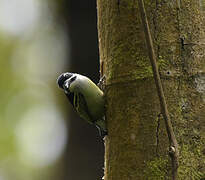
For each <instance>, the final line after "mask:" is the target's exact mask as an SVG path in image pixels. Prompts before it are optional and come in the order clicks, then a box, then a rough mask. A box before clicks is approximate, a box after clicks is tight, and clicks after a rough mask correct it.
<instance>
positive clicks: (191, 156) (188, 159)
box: [178, 145, 205, 180]
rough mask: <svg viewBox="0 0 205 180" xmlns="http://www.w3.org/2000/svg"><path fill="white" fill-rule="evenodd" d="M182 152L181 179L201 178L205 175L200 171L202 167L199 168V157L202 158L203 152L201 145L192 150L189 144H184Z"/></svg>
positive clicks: (179, 172)
mask: <svg viewBox="0 0 205 180" xmlns="http://www.w3.org/2000/svg"><path fill="white" fill-rule="evenodd" d="M193 151H197V153H194V152H193ZM180 154H181V156H180V166H179V169H178V174H179V180H183V179H187V178H189V179H194V180H200V179H202V178H204V177H205V173H204V172H202V171H200V170H199V169H200V168H197V167H198V166H199V163H198V162H199V159H200V158H202V153H201V150H200V148H199V147H198V148H196V149H193V150H190V148H189V147H188V146H187V145H183V146H182V148H181V153H180Z"/></svg>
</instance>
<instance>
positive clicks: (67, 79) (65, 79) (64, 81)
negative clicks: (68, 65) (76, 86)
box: [57, 72, 77, 92]
mask: <svg viewBox="0 0 205 180" xmlns="http://www.w3.org/2000/svg"><path fill="white" fill-rule="evenodd" d="M76 77H77V76H76V74H74V73H68V72H67V73H63V74H61V75H60V76H59V77H58V79H57V84H58V86H59V87H60V88H62V89H64V90H66V91H67V92H69V88H70V85H71V83H72V82H73V81H75V79H76Z"/></svg>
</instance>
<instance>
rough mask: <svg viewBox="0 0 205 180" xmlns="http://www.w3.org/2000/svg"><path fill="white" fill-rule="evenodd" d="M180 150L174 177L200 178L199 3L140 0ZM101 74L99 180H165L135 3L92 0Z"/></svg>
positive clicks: (204, 55) (202, 51)
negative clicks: (104, 130) (103, 128)
mask: <svg viewBox="0 0 205 180" xmlns="http://www.w3.org/2000/svg"><path fill="white" fill-rule="evenodd" d="M145 7H146V10H147V14H148V21H149V23H150V27H151V32H152V37H153V40H154V45H155V51H156V55H157V58H158V66H159V68H160V74H161V78H162V82H163V87H164V90H165V96H166V99H167V103H168V109H169V113H170V117H171V120H172V123H173V126H174V131H175V134H176V136H177V140H178V143H179V146H180V148H179V150H180V166H179V170H178V179H201V178H203V177H204V176H205V175H204V172H205V133H204V132H205V27H204V24H205V21H204V15H205V14H204V11H203V10H204V9H205V3H204V1H196V0H189V1H187V0H181V1H150V0H145ZM97 9H98V33H99V50H100V61H101V73H102V74H104V75H105V76H106V88H105V93H106V100H107V112H106V116H107V124H108V136H107V137H106V139H105V148H106V152H105V177H104V178H105V180H137V179H151V180H160V179H162V180H164V179H171V162H170V158H169V155H168V145H169V144H168V138H167V134H166V130H165V126H164V120H163V118H162V117H161V115H160V106H159V100H158V96H157V93H156V88H155V84H154V80H153V74H152V70H151V65H150V63H149V59H148V55H147V49H146V46H145V41H144V33H143V28H142V24H141V22H140V16H139V11H138V7H137V1H135V0H133V1H130V0H97Z"/></svg>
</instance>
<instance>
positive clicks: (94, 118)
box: [57, 72, 107, 137]
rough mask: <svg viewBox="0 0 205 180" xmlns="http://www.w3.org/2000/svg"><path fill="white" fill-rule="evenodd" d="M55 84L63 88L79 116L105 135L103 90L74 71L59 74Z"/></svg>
mask: <svg viewBox="0 0 205 180" xmlns="http://www.w3.org/2000/svg"><path fill="white" fill-rule="evenodd" d="M57 84H58V86H59V87H60V88H62V89H63V90H64V93H65V95H66V96H67V98H68V100H69V101H70V103H71V104H72V106H73V107H74V109H75V110H76V111H77V113H78V114H79V116H80V117H82V118H83V119H85V120H86V121H87V122H89V123H90V124H94V125H95V126H96V127H97V128H98V129H99V132H100V135H101V136H103V137H104V136H105V135H107V129H106V123H105V118H104V115H105V100H104V94H103V91H101V89H100V88H99V87H98V86H97V85H96V84H95V83H93V82H92V81H91V80H90V79H89V78H88V77H86V76H83V75H80V74H76V73H69V72H66V73H63V74H61V75H60V76H59V77H58V79H57Z"/></svg>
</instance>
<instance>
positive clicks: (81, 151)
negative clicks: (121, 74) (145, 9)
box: [0, 0, 104, 180]
mask: <svg viewBox="0 0 205 180" xmlns="http://www.w3.org/2000/svg"><path fill="white" fill-rule="evenodd" d="M66 71H70V72H77V73H80V74H83V75H86V76H88V77H90V78H91V79H92V80H93V81H94V82H96V83H97V82H98V80H99V58H98V39H97V16H96V2H95V1H94V0H90V1H76V0H69V1H68V0H44V1H40V0H9V1H8V0H0V82H1V84H0V123H1V125H0V180H54V179H55V180H97V179H101V178H102V176H103V166H104V165H103V158H104V157H103V156H104V145H103V140H102V139H101V138H100V137H99V135H98V131H97V129H96V128H95V127H93V126H91V125H89V124H87V123H86V122H84V121H83V120H82V119H80V118H79V117H78V116H77V114H76V113H75V112H74V111H73V109H72V107H71V106H70V104H69V102H68V101H67V99H66V97H65V95H64V94H63V92H62V91H61V90H60V89H58V87H57V85H56V78H57V77H58V76H59V75H60V74H61V73H62V72H66Z"/></svg>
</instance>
